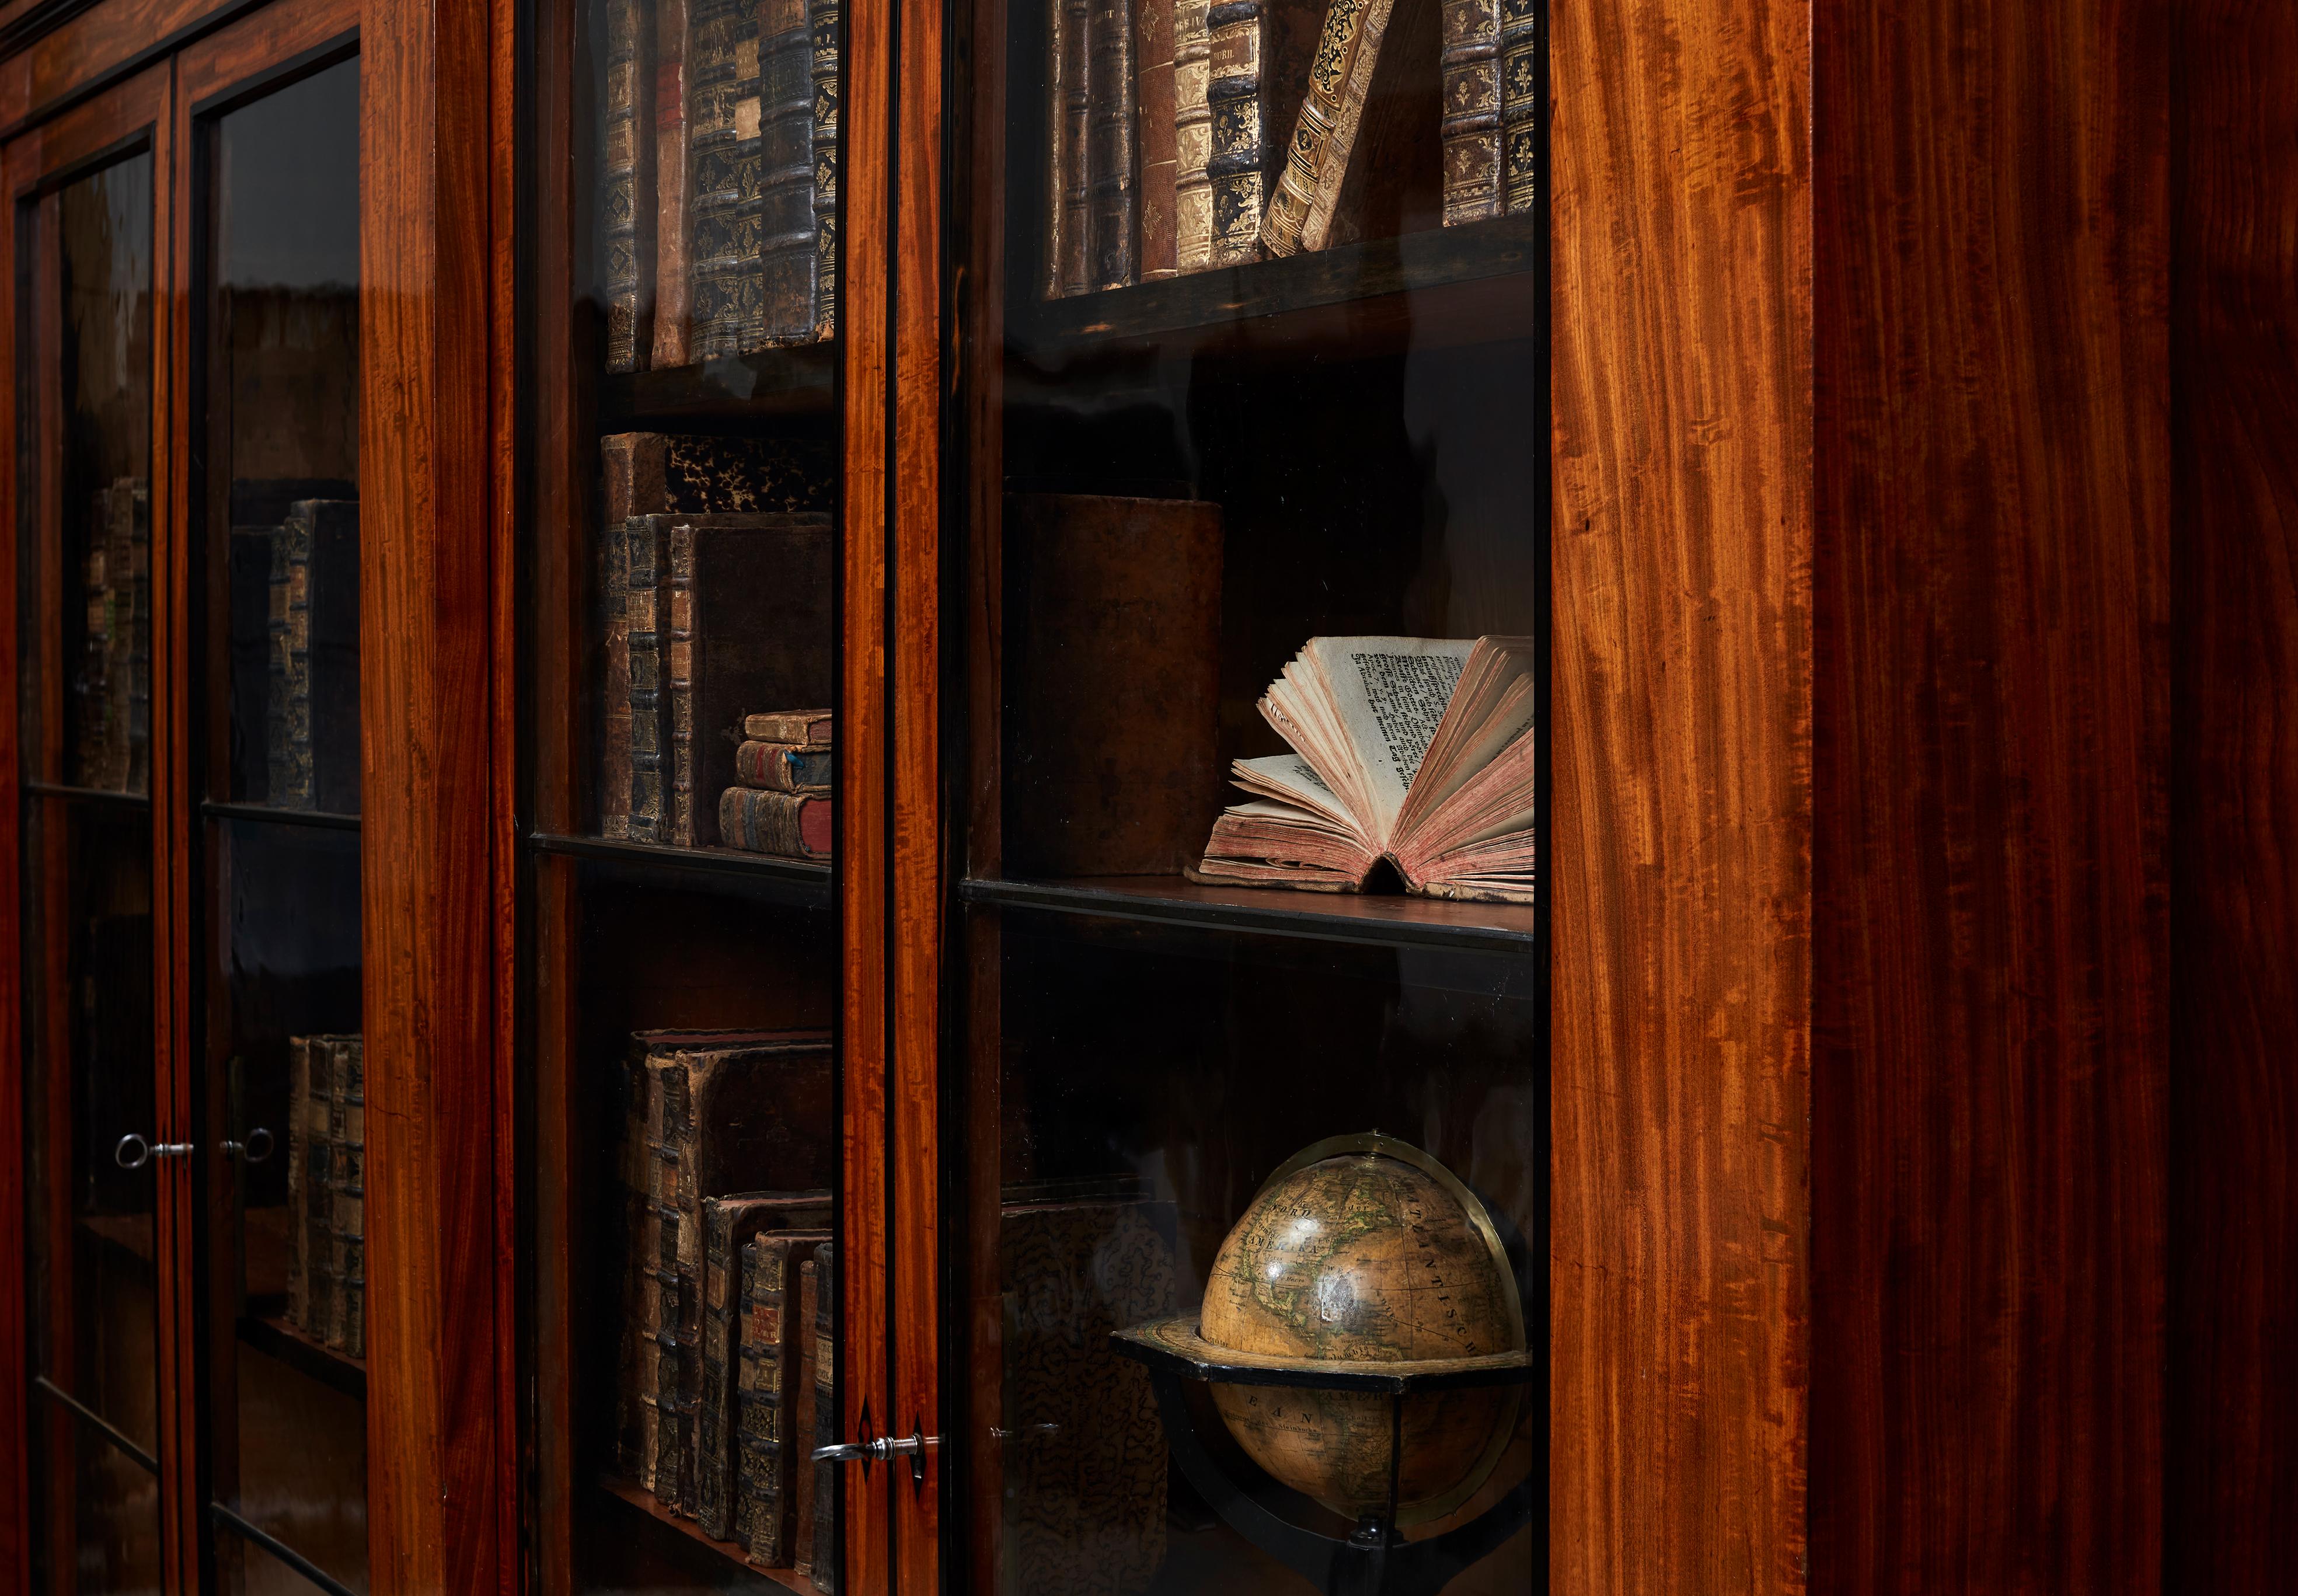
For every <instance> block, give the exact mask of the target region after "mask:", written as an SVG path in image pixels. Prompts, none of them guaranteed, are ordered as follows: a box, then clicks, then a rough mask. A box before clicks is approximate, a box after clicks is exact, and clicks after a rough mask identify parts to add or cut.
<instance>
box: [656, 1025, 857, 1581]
mask: <svg viewBox="0 0 2298 1596" xmlns="http://www.w3.org/2000/svg"><path fill="white" fill-rule="evenodd" d="M836 1147H837V1138H836V1136H835V1126H834V1121H833V1120H832V1118H831V1047H830V1039H829V1037H828V1035H827V1033H825V1032H822V1031H806V1030H790V1031H753V1032H735V1031H641V1032H639V1033H637V1034H636V1035H634V1036H633V1037H632V1047H631V1053H630V1056H629V1060H628V1063H627V1064H626V1068H625V1075H624V1132H623V1149H624V1151H623V1172H622V1189H623V1204H624V1247H625V1257H626V1259H627V1266H626V1269H625V1273H624V1321H623V1332H622V1351H621V1358H620V1373H619V1379H618V1384H617V1398H616V1451H617V1458H616V1463H617V1467H618V1468H619V1469H620V1471H621V1472H622V1473H623V1474H624V1476H626V1477H627V1478H629V1479H631V1480H632V1481H634V1482H635V1483H636V1484H638V1485H639V1487H640V1488H641V1489H642V1490H645V1491H648V1492H649V1493H652V1494H653V1496H654V1497H655V1499H656V1501H657V1502H659V1503H660V1504H661V1505H662V1506H663V1507H664V1508H665V1509H667V1510H669V1511H671V1512H674V1513H676V1514H679V1515H681V1516H682V1517H689V1518H693V1519H695V1520H697V1521H698V1524H699V1526H700V1527H701V1529H702V1531H703V1533H705V1534H708V1535H710V1536H712V1537H713V1538H715V1539H716V1540H719V1541H723V1542H730V1543H732V1544H733V1545H735V1546H737V1547H740V1549H741V1550H742V1551H743V1552H744V1553H745V1554H746V1555H747V1556H748V1559H749V1560H750V1561H752V1562H754V1563H756V1564H757V1565H758V1566H759V1567H769V1568H785V1567H795V1568H801V1569H804V1570H806V1571H807V1572H809V1573H810V1574H811V1575H812V1576H813V1579H814V1584H816V1586H817V1587H818V1588H819V1589H821V1590H822V1591H825V1592H828V1591H831V1590H834V1589H835V1579H836V1569H837V1557H836V1551H835V1549H836V1546H837V1543H838V1542H837V1535H838V1526H837V1508H836V1503H837V1484H836V1480H835V1477H834V1476H831V1474H830V1473H829V1470H830V1469H831V1468H833V1467H834V1466H833V1465H829V1464H822V1465H815V1464H814V1463H812V1462H811V1461H810V1459H809V1453H810V1451H811V1450H812V1448H813V1447H814V1445H816V1444H828V1443H829V1442H830V1441H831V1440H834V1439H835V1438H836V1435H837V1430H838V1413H837V1409H836V1405H835V1403H834V1402H833V1401H832V1399H831V1392H832V1385H831V1382H832V1378H833V1376H834V1373H835V1369H836V1336H837V1321H838V1290H837V1268H836V1249H835V1246H834V1245H833V1242H832V1239H831V1224H832V1220H833V1218H834V1213H833V1210H832V1206H831V1197H830V1194H829V1192H828V1190H827V1188H826V1183H825V1184H822V1185H817V1184H815V1183H814V1178H815V1177H817V1176H826V1175H827V1174H828V1173H829V1172H830V1165H829V1163H828V1162H826V1161H830V1160H834V1158H835V1157H836ZM777 1180H782V1181H795V1182H796V1183H797V1184H795V1185H794V1186H786V1187H777V1186H775V1185H774V1184H773V1182H775V1181H777Z"/></svg>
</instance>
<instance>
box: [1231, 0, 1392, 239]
mask: <svg viewBox="0 0 2298 1596" xmlns="http://www.w3.org/2000/svg"><path fill="white" fill-rule="evenodd" d="M1388 15H1389V0H1331V4H1329V5H1328V6H1327V8H1326V11H1325V24H1324V28H1323V29H1322V30H1321V32H1320V34H1319V36H1318V43H1317V47H1316V50H1315V52H1314V54H1312V55H1311V56H1310V62H1309V70H1308V75H1307V93H1306V94H1305V95H1303V97H1302V101H1301V109H1300V112H1299V114H1298V115H1297V116H1296V117H1295V119H1294V124H1293V136H1292V139H1291V140H1290V141H1289V142H1288V143H1287V144H1286V145H1285V161H1284V165H1283V168H1282V170H1281V172H1280V174H1279V176H1278V178H1277V191H1276V193H1275V194H1272V195H1271V196H1270V198H1269V214H1268V215H1267V217H1266V218H1264V219H1263V220H1262V224H1261V247H1262V248H1263V249H1264V250H1266V251H1267V252H1269V254H1271V255H1289V254H1292V253H1294V252H1296V251H1299V250H1303V249H1307V250H1320V249H1322V248H1324V247H1325V243H1326V236H1327V233H1328V231H1329V230H1330V228H1331V226H1332V217H1333V207H1334V204H1335V202H1336V200H1337V198H1338V196H1339V194H1340V191H1341V186H1342V184H1343V181H1344V180H1345V179H1346V178H1347V176H1348V169H1349V156H1350V153H1352V150H1353V149H1354V148H1355V145H1356V135H1357V127H1358V124H1359V122H1360V120H1362V117H1363V114H1364V102H1365V95H1367V94H1368V92H1369V91H1370V89H1371V87H1372V74H1373V66H1374V63H1375V62H1376V61H1377V60H1378V59H1379V56H1380V45H1381V39H1382V37H1383V36H1384V35H1385V32H1386V31H1387V28H1388Z"/></svg>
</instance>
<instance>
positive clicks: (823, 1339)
mask: <svg viewBox="0 0 2298 1596" xmlns="http://www.w3.org/2000/svg"><path fill="white" fill-rule="evenodd" d="M814 1299H815V1301H814V1449H819V1448H822V1447H825V1446H834V1445H836V1444H837V1443H838V1441H839V1435H840V1433H841V1432H842V1431H843V1429H844V1427H845V1426H844V1424H843V1423H842V1421H841V1417H840V1415H839V1411H838V1321H839V1311H838V1302H839V1298H838V1258H837V1245H836V1244H835V1243H834V1242H823V1243H822V1245H820V1246H818V1247H816V1248H815V1249H814ZM843 1467H844V1465H842V1464H839V1463H816V1464H814V1542H813V1559H812V1561H811V1562H810V1564H809V1565H808V1567H807V1570H806V1571H807V1574H808V1575H809V1576H810V1577H811V1578H812V1579H813V1581H814V1589H815V1590H817V1591H820V1592H822V1596H838V1575H839V1541H838V1489H839V1469H840V1468H843Z"/></svg>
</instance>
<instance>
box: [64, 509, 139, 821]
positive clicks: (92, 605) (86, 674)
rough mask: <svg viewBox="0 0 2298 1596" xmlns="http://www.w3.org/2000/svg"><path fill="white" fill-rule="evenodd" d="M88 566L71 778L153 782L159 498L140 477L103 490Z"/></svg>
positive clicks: (91, 512)
mask: <svg viewBox="0 0 2298 1596" xmlns="http://www.w3.org/2000/svg"><path fill="white" fill-rule="evenodd" d="M87 533H88V535H87V554H86V556H85V558H83V561H82V564H81V569H80V580H81V584H82V585H81V593H82V595H83V597H84V599H85V600H86V604H87V609H86V616H87V620H86V632H85V635H84V637H83V639H82V648H81V654H80V659H79V667H78V668H77V669H76V670H75V671H74V672H73V673H72V682H71V686H72V697H73V709H74V712H75V715H74V722H73V732H72V768H71V780H72V781H74V782H75V783H77V784H78V785H79V786H82V787H93V788H97V789H100V790H103V791H106V792H146V791H149V790H150V788H151V744H152V496H151V491H150V488H149V487H148V485H147V484H145V482H144V481H143V480H142V479H140V478H136V477H126V476H123V477H121V478H120V480H119V481H117V482H115V483H113V484H112V485H111V486H110V487H106V488H98V489H97V490H96V491H95V493H94V494H93V495H92V496H91V501H90V503H89V506H88V521H87Z"/></svg>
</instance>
